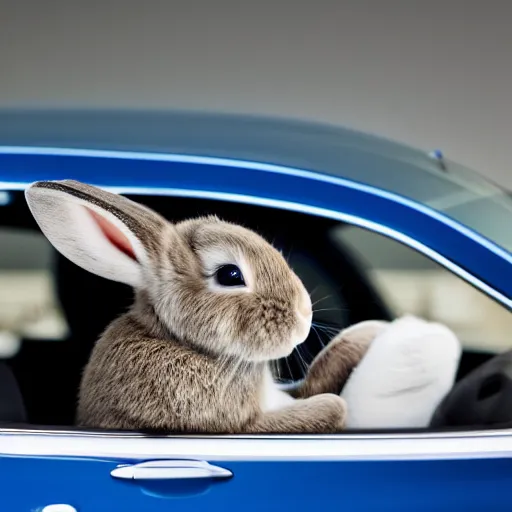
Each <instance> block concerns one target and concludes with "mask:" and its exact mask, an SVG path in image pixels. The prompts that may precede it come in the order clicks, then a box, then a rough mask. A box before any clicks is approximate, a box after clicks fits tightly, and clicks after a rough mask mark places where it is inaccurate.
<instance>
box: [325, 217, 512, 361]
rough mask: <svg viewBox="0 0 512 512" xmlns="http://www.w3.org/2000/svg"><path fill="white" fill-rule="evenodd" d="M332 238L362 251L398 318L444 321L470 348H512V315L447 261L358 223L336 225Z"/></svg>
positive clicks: (372, 277) (493, 350) (484, 350)
mask: <svg viewBox="0 0 512 512" xmlns="http://www.w3.org/2000/svg"><path fill="white" fill-rule="evenodd" d="M332 236H333V239H334V240H335V241H336V243H343V244H344V247H347V248H350V250H352V251H353V252H354V254H355V255H357V258H358V260H359V262H360V263H361V265H362V266H363V267H364V268H365V272H366V274H367V276H368V277H369V279H370V280H371V282H372V283H373V285H374V286H375V287H377V288H378V290H379V293H380V294H381V295H382V297H384V299H385V301H386V303H387V304H388V306H389V307H390V308H391V309H392V311H393V314H394V315H395V316H399V315H404V314H413V315H417V316H420V317H422V318H425V319H427V320H432V321H435V322H440V323H442V324H444V325H446V326H448V327H450V328H451V329H452V330H453V331H454V332H455V333H456V334H457V335H458V337H459V339H460V341H461V343H462V345H463V347H464V350H466V351H474V352H482V353H489V354H497V353H501V352H503V351H506V350H510V349H511V348H512V338H511V337H510V332H512V314H511V313H510V312H509V311H507V310H506V309H505V308H504V307H503V306H502V305H501V304H499V303H497V302H496V301H494V300H492V299H491V298H489V297H488V296H486V295H485V294H484V293H482V292H481V291H480V290H477V289H476V288H474V287H472V286H471V285H470V284H469V283H468V282H466V281H464V280H463V279H461V278H459V277H458V276H456V275H454V274H453V273H451V272H449V271H448V270H447V269H445V268H444V267H442V266H441V265H439V264H437V263H435V262H433V261H432V260H430V259H429V258H427V257H426V256H424V255H423V254H421V253H419V252H417V251H415V250H413V249H411V248H410V247H407V246H405V245H403V244H401V243H398V242H396V241H394V240H391V239H389V238H387V237H385V236H382V235H380V234H377V233H373V232H370V231H368V230H365V229H361V228H358V227H355V226H349V227H346V228H345V229H339V228H335V229H334V230H333V232H332Z"/></svg>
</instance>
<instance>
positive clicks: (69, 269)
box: [0, 192, 512, 428]
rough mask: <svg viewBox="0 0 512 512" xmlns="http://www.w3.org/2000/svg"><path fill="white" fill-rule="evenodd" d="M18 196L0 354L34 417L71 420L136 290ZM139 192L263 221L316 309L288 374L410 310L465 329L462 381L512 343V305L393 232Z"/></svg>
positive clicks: (13, 205) (4, 273) (188, 208)
mask: <svg viewBox="0 0 512 512" xmlns="http://www.w3.org/2000/svg"><path fill="white" fill-rule="evenodd" d="M7 199H8V200H5V201H4V203H3V205H2V206H0V247H3V248H5V250H2V251H1V254H0V333H1V332H4V333H10V334H11V336H10V337H9V336H4V340H3V341H4V345H3V348H2V346H0V359H2V360H3V361H5V362H7V364H8V365H9V367H10V368H11V369H12V371H13V374H14V376H15V379H16V381H17V383H18V385H19V387H20V390H21V394H22V396H23V400H24V403H25V407H26V409H27V417H28V421H29V423H30V424H33V425H52V426H61V427H69V426H72V425H73V424H74V421H75V413H76V411H75V409H76V399H77V394H78V387H79V383H80V378H81V374H82V371H83V368H84V366H85V364H86V363H87V360H88V357H89V355H90V352H91V350H92V347H93V345H94V343H95V341H96V339H97V338H98V336H100V334H101V333H102V331H103V330H104V329H105V327H106V326H107V325H108V324H109V323H110V322H111V321H112V320H113V319H114V318H116V317H117V316H119V315H120V314H122V313H123V312H124V311H126V308H128V307H129V305H130V303H131V302H132V298H133V294H132V291H131V290H130V289H129V288H128V287H126V286H125V285H121V284H119V283H113V282H110V281H107V280H105V279H101V278H99V277H97V276H94V275H92V274H90V273H88V272H86V271H84V270H82V269H80V268H78V267H77V266H75V265H74V264H72V263H70V262H69V261H68V260H66V259H65V258H63V257H62V256H60V255H59V254H58V253H57V252H56V251H55V250H54V249H53V247H52V246H51V245H50V244H49V242H48V241H47V240H46V238H45V237H44V236H43V235H42V233H41V232H40V231H39V229H38V228H37V226H36V225H35V222H34V220H33V219H32V217H31V215H30V212H28V208H27V205H26V202H25V200H24V197H23V194H22V193H21V192H13V193H9V195H8V196H7ZM132 199H135V200H137V201H140V202H142V203H143V204H146V205H147V206H150V207H151V208H153V209H155V210H157V211H158V212H160V213H161V214H162V215H164V216H165V217H167V218H168V219H169V220H172V221H177V220H181V219H182V218H188V217H192V216H197V215H207V214H212V213H215V214H217V215H219V217H222V218H225V219H227V220H231V221H233V222H239V223H242V224H244V225H246V226H247V227H250V228H253V229H255V230H256V231H258V232H260V233H261V234H263V236H265V237H266V238H267V239H268V240H269V241H271V242H273V243H274V244H275V245H276V247H278V248H279V249H280V250H281V251H282V252H283V254H284V256H285V257H286V258H287V259H288V261H289V263H290V265H291V266H292V267H293V268H294V270H295V271H296V272H297V274H298V275H299V277H300V278H301V279H302V280H303V282H304V284H305V285H306V288H307V289H308V291H309V292H310V294H311V296H312V301H313V303H314V310H315V313H314V317H313V328H312V329H311V332H310V334H309V337H308V339H307V340H306V342H305V343H304V344H302V345H301V346H299V347H298V349H297V350H296V351H295V352H294V353H293V354H292V355H291V356H290V357H288V358H286V360H282V361H279V365H278V372H277V375H276V378H279V379H280V380H283V381H290V380H300V379H301V378H303V377H304V374H305V371H306V367H307V365H308V364H310V363H311V361H312V360H313V358H314V357H315V356H316V355H317V354H318V353H319V352H320V351H321V350H322V348H323V347H324V346H325V344H326V343H328V342H329V340H330V339H331V338H332V337H333V336H334V335H335V334H336V333H338V332H339V331H340V330H341V329H344V328H346V327H348V326H350V325H353V324H355V323H357V322H361V321H365V320H373V319H378V320H393V319H394V318H397V317H399V316H401V315H403V314H414V315H418V316H420V317H422V318H425V319H426V320H431V321H436V322H440V323H443V324H445V325H447V326H448V327H449V328H451V329H452V330H453V331H454V332H455V333H456V335H457V336H458V337H459V339H460V341H461V343H462V348H463V354H462V358H461V361H460V365H459V368H458V371H457V379H460V378H462V377H463V376H464V375H466V374H467V373H468V372H470V371H471V370H472V369H474V368H476V367H478V366H480V365H482V364H484V363H485V362H486V361H487V360H488V359H489V358H491V357H492V356H493V355H495V354H497V353H500V352H503V351H506V350H508V349H509V348H511V347H510V345H509V343H510V340H509V337H508V333H509V332H511V328H512V315H511V314H510V312H508V311H507V310H506V309H505V308H504V307H502V306H501V305H499V304H498V303H496V302H494V301H493V300H491V299H490V298H488V297H487V296H485V295H484V294H483V293H482V292H480V291H478V290H476V289H474V288H473V287H471V286H470V285H469V284H468V283H466V282H465V281H463V280H462V279H460V278H458V277H456V276H454V275H453V274H452V273H451V272H450V271H448V270H447V269H445V268H444V267H441V266H439V265H438V264H437V263H434V262H432V261H431V260H430V259H428V258H427V257H426V256H423V255H421V254H419V253H418V252H416V251H415V250H413V249H411V248H409V247H406V246H403V245H401V244H400V243H399V242H396V241H394V240H391V239H389V238H386V237H384V236H382V235H379V234H376V233H374V232H371V231H367V230H364V229H362V228H358V227H354V226H351V225H348V224H344V223H341V222H337V221H332V220H328V219H323V218H320V217H314V216H311V215H305V214H299V213H294V212H286V211H282V210H278V209H270V208H266V207H259V206H253V205H251V206H250V205H241V204H232V203H223V202H220V201H208V200H196V199H192V198H173V199H172V201H169V198H167V197H162V196H151V195H148V194H146V195H140V196H133V197H132ZM13 339H14V340H15V341H16V340H18V342H13V341H12V340H13ZM1 342H2V340H1V338H0V344H1ZM2 350H3V352H2ZM467 427H468V428H471V425H468V426H467Z"/></svg>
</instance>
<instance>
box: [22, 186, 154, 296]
mask: <svg viewBox="0 0 512 512" xmlns="http://www.w3.org/2000/svg"><path fill="white" fill-rule="evenodd" d="M31 196H32V197H31V201H30V202H29V203H30V207H31V210H32V213H33V215H34V217H35V219H36V220H37V222H38V224H39V226H40V228H41V230H42V231H43V233H44V234H45V236H46V237H47V238H48V240H49V241H50V242H51V243H52V245H53V246H54V247H55V248H56V249H57V250H58V251H59V252H60V253H61V254H62V255H63V256H65V257H66V258H68V259H69V260H71V261H72V262H73V263H75V264H76V265H78V266H80V267H82V268H83V269H85V270H87V271H89V272H92V273H94V274H96V275H98V276H101V277H104V278H106V279H110V280H112V281H118V282H122V283H125V284H128V285H130V286H133V287H135V288H137V287H139V286H140V284H141V280H142V276H141V274H142V267H141V263H144V262H145V260H146V253H145V251H144V248H143V247H142V244H141V243H140V241H139V240H138V239H137V238H136V237H135V236H134V235H133V233H132V232H131V231H130V230H129V229H128V228H127V227H126V226H125V225H124V224H123V223H122V222H121V221H120V220H119V219H117V217H115V216H114V215H112V214H111V213H109V212H108V211H106V210H103V209H102V208H99V207H96V206H94V205H92V204H90V203H87V202H86V201H83V200H80V199H77V198H74V197H73V198H71V197H68V196H67V194H63V193H62V192H58V191H49V190H44V191H42V190H38V189H34V190H33V191H32V194H31ZM63 196H64V197H63ZM87 209H89V210H93V211H94V212H96V213H97V214H98V215H101V216H102V217H103V218H104V219H105V220H107V221H108V222H109V223H110V224H111V226H112V228H113V229H114V230H119V232H120V233H122V235H124V236H125V237H126V239H127V240H128V242H129V244H130V246H131V249H132V250H133V254H134V255H135V259H134V258H131V257H130V256H128V255H127V254H125V253H124V252H123V251H122V250H120V249H119V248H118V247H116V245H115V244H113V243H112V242H111V241H110V240H109V238H108V237H107V236H106V235H105V233H104V231H103V230H102V229H101V228H100V226H99V224H98V222H97V221H96V220H95V219H94V217H93V215H92V214H91V212H90V211H88V210H87Z"/></svg>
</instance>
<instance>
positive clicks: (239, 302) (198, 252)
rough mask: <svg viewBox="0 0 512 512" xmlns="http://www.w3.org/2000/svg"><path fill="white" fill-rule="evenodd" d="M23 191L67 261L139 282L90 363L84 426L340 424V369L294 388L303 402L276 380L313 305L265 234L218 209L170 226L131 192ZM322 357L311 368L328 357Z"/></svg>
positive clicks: (278, 429) (191, 428) (50, 186)
mask: <svg viewBox="0 0 512 512" xmlns="http://www.w3.org/2000/svg"><path fill="white" fill-rule="evenodd" d="M26 198H27V202H28V204H29V207H30V209H31V211H32V214H33V215H34V217H35V219H36V221H37V222H38V224H39V226H40V228H41V230H42V231H43V233H44V234H45V235H46V237H47V238H48V239H49V240H50V242H51V243H52V244H53V245H54V246H55V248H56V249H57V250H58V251H60V252H61V253H62V254H63V255H64V256H65V257H67V258H68V259H70V260H71V261H72V262H74V263H75V264H77V265H79V266H80V267H82V268H84V269H86V270H88V271H90V272H93V273H95V274H97V275H99V276H102V277H104V278H107V279H111V280H114V281H119V282H123V283H126V284H129V285H131V286H132V287H133V288H134V290H135V302H134V305H133V307H132V308H131V309H130V311H128V312H127V313H126V314H124V315H123V316H121V317H119V318H118V319H116V320H115V321H114V322H112V324H111V325H110V326H109V327H108V328H107V329H106V331H105V332H104V334H103V335H102V336H101V338H100V339H99V340H98V341H97V343H96V345H95V347H94V349H93V352H92V355H91V358H90V361H89V363H88V365H87V366H86V368H85V371H84V374H83V379H82V383H81V389H80V396H79V404H78V418H77V420H78V424H79V425H80V426H84V427H91V428H105V429H134V430H158V431H167V432H177V431H179V432H208V433H333V432H338V431H340V430H341V429H342V428H343V426H344V421H345V416H346V408H345V402H344V401H343V399H341V398H340V397H339V396H338V394H333V393H338V392H339V391H338V387H339V385H338V384H339V383H338V384H335V383H334V381H333V378H332V375H331V374H332V371H330V372H328V373H329V379H330V380H329V379H328V380H329V381H328V382H327V381H326V382H325V383H322V382H323V377H322V372H319V371H316V374H315V376H314V377H310V378H309V379H308V378H307V379H306V382H305V383H304V384H303V385H301V386H300V388H298V389H295V390H294V391H293V392H292V393H291V394H293V395H295V396H296V397H298V398H294V397H292V396H291V395H290V394H288V393H286V392H284V391H283V390H282V389H280V388H279V387H278V385H277V384H276V383H275V382H274V380H273V378H272V375H271V372H270V369H269V361H272V360H275V359H279V358H281V357H285V356H287V355H289V354H290V353H291V352H292V351H293V349H294V348H295V347H296V346H297V345H298V344H300V343H302V342H303V341H304V340H305V339H306V337H307V335H308V333H309V329H310V325H311V320H312V309H311V300H310V298H309V295H308V293H307V292H306V290H305V288H304V286H303V284H302V282H301V281H300V280H299V278H298V277H297V276H296V274H295V273H294V272H293V271H292V270H291V269H290V267H289V266H288V264H287V263H286V261H285V260H284V258H283V257H282V256H281V254H280V253H279V252H278V251H277V250H276V249H275V248H273V247H272V246H271V245H270V244H268V243H267V242H266V241H265V240H263V239H262V238H261V237H260V236H259V235H257V234H256V233H254V232H252V231H250V230H248V229H245V228H243V227H241V226H238V225H234V224H231V223H227V222H223V221H221V220H219V219H217V218H216V217H207V218H199V219H193V220H188V221H184V222H180V223H178V224H171V223H169V222H168V221H166V220H165V219H164V218H162V217H161V216H159V215H158V214H157V213H155V212H153V211H151V210H149V209H148V208H146V207H144V206H142V205H140V204H138V203H136V202H133V201H131V200H129V199H127V198H125V197H122V196H120V195H117V194H113V193H110V192H107V191H105V190H102V189H99V188H96V187H93V186H90V185H86V184H83V183H80V182H76V181H71V180H66V181H45V182H37V183H34V184H33V185H31V186H30V187H29V188H28V190H27V192H26ZM169 201H172V198H169ZM89 299H90V300H94V297H90V298H89ZM321 356H322V357H323V355H322V354H321ZM319 364H320V366H318V365H315V364H313V367H312V370H313V369H314V368H315V367H316V368H319V367H321V364H322V358H320V360H319ZM334 380H336V379H334ZM313 381H314V382H316V384H312V382H313ZM319 390H320V391H321V392H322V394H316V393H317V392H318V391H319ZM324 391H332V393H328V392H324ZM313 393H314V394H315V396H311V395H312V394H313Z"/></svg>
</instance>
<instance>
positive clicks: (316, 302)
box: [312, 294, 332, 306]
mask: <svg viewBox="0 0 512 512" xmlns="http://www.w3.org/2000/svg"><path fill="white" fill-rule="evenodd" d="M331 297H332V294H331V295H326V296H325V297H322V298H321V299H318V300H315V302H313V304H312V305H313V306H315V305H316V304H318V303H319V302H322V301H323V300H327V299H330V298H331Z"/></svg>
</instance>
